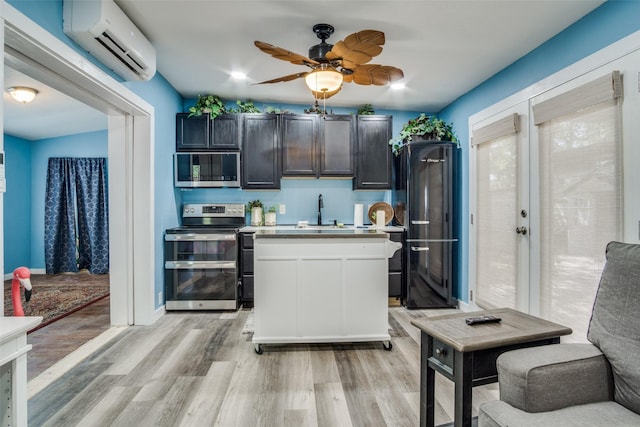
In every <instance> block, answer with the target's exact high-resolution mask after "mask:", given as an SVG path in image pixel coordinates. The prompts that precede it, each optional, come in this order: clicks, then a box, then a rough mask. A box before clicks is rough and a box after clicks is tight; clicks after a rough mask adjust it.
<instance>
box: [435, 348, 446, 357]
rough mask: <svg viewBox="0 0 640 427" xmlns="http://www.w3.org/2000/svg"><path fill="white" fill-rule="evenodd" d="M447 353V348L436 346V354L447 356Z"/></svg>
mask: <svg viewBox="0 0 640 427" xmlns="http://www.w3.org/2000/svg"><path fill="white" fill-rule="evenodd" d="M446 355H447V349H446V348H440V347H438V348H436V356H438V357H445V356H446Z"/></svg>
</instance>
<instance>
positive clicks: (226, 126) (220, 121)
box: [211, 114, 241, 150]
mask: <svg viewBox="0 0 640 427" xmlns="http://www.w3.org/2000/svg"><path fill="white" fill-rule="evenodd" d="M240 117H241V115H240V114H221V115H219V116H218V117H216V118H215V119H214V120H213V124H212V128H213V130H212V132H213V136H212V138H211V148H212V149H214V150H237V149H239V148H240V137H241V135H240Z"/></svg>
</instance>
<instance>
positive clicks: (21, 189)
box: [4, 135, 32, 274]
mask: <svg viewBox="0 0 640 427" xmlns="http://www.w3.org/2000/svg"><path fill="white" fill-rule="evenodd" d="M4 153H5V176H6V179H7V192H6V193H4V271H5V272H7V274H9V273H10V272H12V271H13V270H15V269H16V268H17V267H21V266H25V267H31V239H32V237H31V215H30V213H31V209H32V206H31V205H32V202H31V181H32V180H31V171H32V167H31V142H30V141H27V140H25V139H22V138H17V137H15V136H10V135H4Z"/></svg>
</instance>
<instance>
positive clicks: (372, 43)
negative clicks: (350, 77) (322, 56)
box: [326, 30, 385, 69]
mask: <svg viewBox="0 0 640 427" xmlns="http://www.w3.org/2000/svg"><path fill="white" fill-rule="evenodd" d="M384 41H385V40H384V33H383V32H382V31H376V30H363V31H359V32H357V33H353V34H350V35H348V36H347V37H346V38H345V39H344V41H339V42H337V43H336V44H334V45H333V47H332V48H331V51H330V52H328V53H327V55H326V58H327V59H328V60H329V61H333V60H337V59H342V66H343V67H344V68H349V69H352V68H354V67H355V66H356V65H360V64H366V63H367V62H369V61H371V59H372V58H373V57H374V56H378V55H380V53H381V52H382V45H383V44H384Z"/></svg>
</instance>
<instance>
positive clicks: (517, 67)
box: [439, 0, 640, 301]
mask: <svg viewBox="0 0 640 427" xmlns="http://www.w3.org/2000/svg"><path fill="white" fill-rule="evenodd" d="M639 17H640V2H639V1H634V0H631V1H629V0H626V1H621V0H610V1H608V2H606V3H604V4H603V5H602V6H600V7H599V8H598V9H596V10H594V11H593V12H591V13H590V14H589V15H587V16H585V17H584V18H583V19H581V20H579V21H578V22H576V23H575V24H573V25H572V26H570V27H568V28H567V29H566V30H564V31H563V32H561V33H559V34H558V35H557V36H555V37H554V38H552V39H550V40H548V41H547V42H546V43H544V44H542V45H541V46H539V47H538V48H536V49H535V50H533V51H532V52H530V53H529V54H527V55H526V56H524V57H522V58H520V59H519V60H517V61H515V62H514V63H513V64H511V65H510V66H509V67H507V68H505V69H503V70H502V71H500V72H499V73H497V74H495V75H494V76H493V77H491V78H490V79H488V80H487V81H485V82H484V83H482V84H481V85H479V86H477V87H476V88H474V89H473V90H471V91H469V92H467V93H466V94H464V95H463V96H461V97H460V98H459V99H457V100H456V101H455V102H453V103H452V104H451V105H449V106H448V107H447V108H445V109H444V110H443V111H441V112H440V113H439V115H440V116H441V117H442V118H444V119H445V120H447V121H451V122H453V123H455V129H456V132H457V135H458V137H459V139H460V140H461V141H463V143H462V144H461V147H462V150H461V159H460V160H461V163H460V166H461V167H460V170H461V175H460V179H461V193H460V198H459V203H460V206H461V207H462V209H461V212H460V223H459V224H460V229H461V232H462V233H461V244H460V245H459V260H460V266H461V267H460V268H459V269H458V274H459V277H458V279H459V280H458V292H457V295H458V298H461V299H462V300H463V301H468V298H467V295H468V293H469V292H468V289H469V286H468V282H469V272H468V268H467V265H468V262H469V260H468V249H469V244H468V242H469V227H468V220H467V218H469V189H468V186H467V182H468V179H469V174H468V171H469V150H468V143H466V141H468V140H469V128H468V119H469V116H471V115H473V114H475V113H477V112H478V111H481V110H483V109H484V108H487V107H489V106H490V105H493V104H494V103H496V102H498V101H500V100H502V99H504V98H506V97H508V96H510V95H513V94H514V93H517V92H518V91H520V90H522V89H524V88H526V87H528V86H530V85H532V84H533V83H536V82H538V81H540V80H542V79H544V78H545V77H548V76H550V75H551V74H553V73H555V72H557V71H559V70H561V69H563V68H565V67H567V66H569V65H571V64H573V63H575V62H577V61H579V60H580V59H583V58H584V57H586V56H589V55H590V54H592V53H594V52H596V51H598V50H600V49H602V48H604V47H606V46H608V45H610V44H611V43H613V42H615V41H618V40H620V39H622V38H623V37H625V36H628V35H629V34H631V33H634V32H636V31H638V30H640V19H639Z"/></svg>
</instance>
